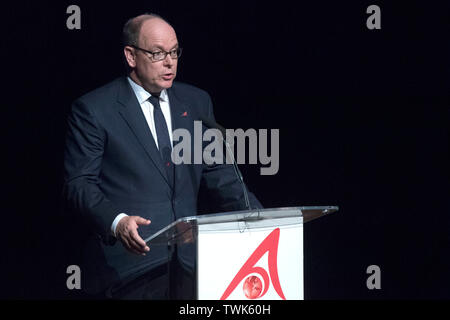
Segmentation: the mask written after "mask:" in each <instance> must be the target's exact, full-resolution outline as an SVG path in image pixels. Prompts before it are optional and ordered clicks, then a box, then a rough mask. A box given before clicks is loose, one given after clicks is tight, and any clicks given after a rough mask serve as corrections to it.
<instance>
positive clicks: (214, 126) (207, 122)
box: [200, 117, 252, 210]
mask: <svg viewBox="0 0 450 320" xmlns="http://www.w3.org/2000/svg"><path fill="white" fill-rule="evenodd" d="M200 121H202V123H203V124H204V125H205V126H206V127H208V128H210V129H217V130H219V131H220V132H221V133H222V141H223V143H224V144H225V147H226V152H227V154H228V156H229V157H230V158H231V159H233V168H234V172H235V174H236V177H237V179H238V181H239V183H240V184H241V186H242V191H243V193H244V200H245V206H246V207H247V209H248V210H252V208H251V206H250V201H249V200H248V192H247V188H246V187H245V184H244V178H243V177H242V173H241V171H240V170H239V168H238V165H237V162H236V159H235V158H234V156H233V153H232V152H231V149H230V145H229V143H228V142H227V141H226V139H224V137H226V130H225V128H224V127H222V126H221V125H219V124H218V123H217V122H215V121H214V120H212V119H208V118H203V117H200Z"/></svg>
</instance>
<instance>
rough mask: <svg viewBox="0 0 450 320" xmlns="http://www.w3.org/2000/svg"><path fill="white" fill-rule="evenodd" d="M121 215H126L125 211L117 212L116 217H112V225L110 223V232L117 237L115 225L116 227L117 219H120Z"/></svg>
mask: <svg viewBox="0 0 450 320" xmlns="http://www.w3.org/2000/svg"><path fill="white" fill-rule="evenodd" d="M123 217H128V215H127V214H125V213H119V214H118V215H117V217H116V218H115V219H114V221H113V223H112V225H111V233H112V235H113V236H114V237H116V238H117V236H116V227H117V224H118V223H119V221H120V220H121V219H122V218H123Z"/></svg>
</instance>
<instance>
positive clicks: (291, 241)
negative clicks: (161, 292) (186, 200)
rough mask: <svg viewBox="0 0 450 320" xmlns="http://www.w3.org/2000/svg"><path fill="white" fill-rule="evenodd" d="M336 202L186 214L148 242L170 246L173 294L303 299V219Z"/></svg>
mask: <svg viewBox="0 0 450 320" xmlns="http://www.w3.org/2000/svg"><path fill="white" fill-rule="evenodd" d="M337 210H338V207H336V206H323V207H322V206H321V207H289V208H274V209H259V210H258V209H255V210H250V211H233V212H225V213H217V214H206V215H197V216H191V217H184V218H181V219H178V220H177V221H175V222H173V223H171V224H170V225H168V226H166V227H165V228H163V229H161V230H160V231H158V232H156V233H155V234H153V235H151V236H150V237H148V238H147V239H145V241H146V242H147V244H148V245H149V246H150V247H152V246H167V247H168V252H169V257H168V268H167V269H168V273H169V282H170V284H169V288H170V289H169V290H170V292H169V297H170V298H171V299H199V300H219V299H220V300H225V299H227V300H246V299H257V300H265V299H270V300H279V299H283V300H301V299H303V296H304V295H303V283H304V282H303V224H304V223H307V222H309V221H311V220H314V219H316V218H319V217H322V216H324V215H327V214H330V213H333V212H336V211H337Z"/></svg>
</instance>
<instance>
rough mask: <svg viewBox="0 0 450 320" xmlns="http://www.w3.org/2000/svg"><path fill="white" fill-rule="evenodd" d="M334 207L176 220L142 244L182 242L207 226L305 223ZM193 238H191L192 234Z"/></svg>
mask: <svg viewBox="0 0 450 320" xmlns="http://www.w3.org/2000/svg"><path fill="white" fill-rule="evenodd" d="M338 210H339V208H338V207H337V206H307V207H284V208H267V209H254V210H243V211H231V212H222V213H212V214H205V215H196V216H188V217H183V218H180V219H178V220H176V221H174V222H172V223H171V224H169V225H168V226H166V227H165V228H163V229H161V230H159V231H158V232H156V233H154V234H153V235H151V236H150V237H148V238H147V239H145V240H144V241H145V242H146V243H148V244H152V245H153V244H167V243H168V241H172V242H173V241H175V242H186V239H189V240H191V239H192V238H193V235H192V230H193V229H194V228H196V227H198V226H208V225H211V226H213V225H217V224H224V223H230V224H231V225H233V223H236V225H238V224H240V223H245V224H246V225H248V224H252V223H258V225H261V224H262V225H266V226H272V225H274V224H279V223H280V221H281V220H284V221H287V223H291V222H290V221H295V222H296V223H299V222H300V223H307V222H309V221H312V220H314V219H317V218H320V217H322V216H325V215H328V214H330V213H333V212H336V211H338ZM194 238H195V235H194Z"/></svg>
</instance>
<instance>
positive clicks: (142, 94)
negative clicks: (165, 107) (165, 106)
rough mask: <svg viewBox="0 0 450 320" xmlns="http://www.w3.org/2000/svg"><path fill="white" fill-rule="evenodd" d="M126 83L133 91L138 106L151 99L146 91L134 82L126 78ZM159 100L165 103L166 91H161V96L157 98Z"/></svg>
mask: <svg viewBox="0 0 450 320" xmlns="http://www.w3.org/2000/svg"><path fill="white" fill-rule="evenodd" d="M127 80H128V82H129V83H130V85H131V88H132V89H133V91H134V94H135V95H136V98H137V99H138V101H139V104H142V103H144V102H145V101H147V100H148V98H150V97H151V95H152V94H151V93H150V92H148V91H147V90H145V89H144V88H143V87H141V86H140V85H138V84H137V83H136V82H134V81H133V80H132V79H131V78H130V77H127ZM159 99H161V100H162V101H167V100H168V99H167V91H166V89H164V90H163V91H161V94H160V96H159Z"/></svg>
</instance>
